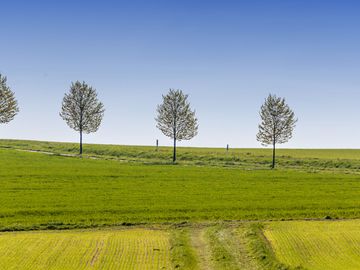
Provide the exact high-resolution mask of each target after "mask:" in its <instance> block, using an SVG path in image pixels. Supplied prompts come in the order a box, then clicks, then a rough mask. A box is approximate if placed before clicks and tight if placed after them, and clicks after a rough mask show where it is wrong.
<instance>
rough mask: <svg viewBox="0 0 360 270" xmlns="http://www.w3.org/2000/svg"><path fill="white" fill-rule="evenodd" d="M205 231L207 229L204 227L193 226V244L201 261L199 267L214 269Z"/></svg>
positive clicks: (203, 269)
mask: <svg viewBox="0 0 360 270" xmlns="http://www.w3.org/2000/svg"><path fill="white" fill-rule="evenodd" d="M205 233H206V231H205V229H204V228H193V229H192V230H191V245H192V247H193V248H194V250H195V252H196V255H197V258H198V261H199V269H201V270H213V268H212V267H211V254H210V250H209V246H208V244H207V241H206V239H205Z"/></svg>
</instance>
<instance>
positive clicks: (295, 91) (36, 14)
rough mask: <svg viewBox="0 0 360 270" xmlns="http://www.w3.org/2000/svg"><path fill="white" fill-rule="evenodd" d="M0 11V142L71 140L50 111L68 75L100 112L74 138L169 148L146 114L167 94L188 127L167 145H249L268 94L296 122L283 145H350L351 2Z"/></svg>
mask: <svg viewBox="0 0 360 270" xmlns="http://www.w3.org/2000/svg"><path fill="white" fill-rule="evenodd" d="M0 4H1V5H0V8H1V13H0V25H1V28H0V29H1V32H0V33H1V38H0V73H2V74H3V75H6V76H7V77H8V85H9V86H10V87H11V88H12V89H13V90H14V91H15V93H16V96H17V98H18V101H19V105H20V109H21V111H20V113H19V114H18V116H17V117H16V118H15V120H14V121H13V122H11V123H9V124H7V125H1V126H0V137H1V138H19V139H38V140H51V141H77V140H78V134H77V133H76V132H75V131H73V130H71V129H70V128H69V127H67V125H66V123H65V122H64V121H63V120H62V119H61V118H60V117H59V110H60V107H61V101H62V98H63V95H64V93H65V92H67V91H68V89H69V87H70V84H71V81H75V80H80V81H86V82H87V83H88V84H90V85H92V86H93V87H95V88H96V89H97V90H98V93H99V98H100V99H101V101H102V102H103V103H104V105H105V107H106V112H105V117H104V120H103V123H102V125H101V127H100V129H99V131H98V132H97V133H94V134H91V135H86V136H85V138H84V140H85V142H91V143H114V144H141V145H151V144H154V143H155V140H156V139H157V138H158V139H159V141H160V144H162V145H164V144H165V145H168V144H171V140H170V139H168V138H166V137H165V136H163V135H162V134H161V133H160V131H158V130H157V129H156V124H155V121H154V117H155V110H156V106H157V104H159V103H160V102H161V95H162V94H163V93H166V92H167V91H168V89H169V88H178V89H182V90H183V91H184V92H186V93H188V94H189V95H190V101H191V104H192V106H193V108H195V109H196V112H197V116H198V118H199V124H200V128H199V135H198V136H197V137H196V138H194V139H193V140H191V141H189V142H181V143H180V144H179V145H183V146H185V145H191V146H219V147H224V146H225V145H226V144H227V143H228V144H230V146H232V147H260V144H259V143H258V142H257V141H256V133H257V125H258V123H259V114H258V112H259V107H260V106H261V104H262V103H263V101H264V98H265V97H266V96H267V95H268V94H269V93H274V94H277V95H279V96H283V97H285V98H286V99H287V102H288V103H289V105H290V106H291V107H292V108H293V110H294V111H295V113H296V115H297V117H298V118H299V122H298V124H297V128H296V130H295V133H294V137H293V139H292V140H291V141H290V142H289V143H288V144H285V145H284V147H296V148H360V140H359V138H360V117H359V116H360V106H359V104H360V16H359V12H360V2H359V1H350V0H349V1H341V0H339V1H331V0H330V1H316V0H315V1H311V0H309V1H300V0H299V1H250V0H249V1H227V0H225V1H221V0H218V1H210V0H204V1H201V0H181V1H180V0H178V1H171V0H166V1H156V0H154V1H146V0H144V1H106V0H105V1H100V0H99V1H69V0H63V1H55V0H54V1H36V0H34V1H17V0H12V1H5V0H4V1H2V0H0Z"/></svg>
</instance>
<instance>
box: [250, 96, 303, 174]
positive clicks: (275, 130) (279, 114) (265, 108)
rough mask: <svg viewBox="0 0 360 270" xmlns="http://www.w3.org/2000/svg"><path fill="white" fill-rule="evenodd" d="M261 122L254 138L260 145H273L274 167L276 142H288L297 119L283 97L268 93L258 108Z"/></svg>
mask: <svg viewBox="0 0 360 270" xmlns="http://www.w3.org/2000/svg"><path fill="white" fill-rule="evenodd" d="M260 117H261V123H260V125H259V133H258V134H257V136H256V139H257V140H258V141H259V142H261V144H262V145H264V146H267V145H272V146H273V157H272V166H271V167H272V169H274V168H275V148H276V144H282V143H286V142H288V141H289V140H290V139H291V138H292V133H293V130H294V128H295V124H296V122H297V119H296V118H295V114H294V112H293V111H292V110H291V109H290V107H289V105H287V104H286V103H285V99H284V98H279V97H277V96H276V95H271V94H270V95H269V96H268V97H267V98H266V99H265V103H264V104H263V105H262V106H261V110H260Z"/></svg>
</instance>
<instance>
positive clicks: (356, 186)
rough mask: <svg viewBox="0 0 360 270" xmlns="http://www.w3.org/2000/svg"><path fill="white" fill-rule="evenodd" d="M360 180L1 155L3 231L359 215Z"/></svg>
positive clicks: (341, 176) (283, 172) (332, 175)
mask: <svg viewBox="0 0 360 270" xmlns="http://www.w3.org/2000/svg"><path fill="white" fill-rule="evenodd" d="M359 179H360V176H359V175H345V174H335V173H307V172H300V171H286V170H276V171H271V170H257V171H249V170H242V169H237V168H214V167H203V166H201V167H197V166H174V165H151V166H150V165H143V164H128V163H126V164H122V163H119V162H117V161H108V160H91V159H81V158H74V157H61V156H49V155H44V154H39V153H26V152H19V151H15V150H1V151H0V230H29V229H46V228H47V229H56V228H63V229H66V228H79V227H88V226H90V227H91V226H108V225H119V224H122V223H124V222H127V223H161V222H182V221H216V220H244V219H252V220H259V219H283V218H284V219H295V218H298V219H299V218H323V217H325V216H327V215H329V216H331V217H333V218H336V217H338V218H353V217H359V216H360V200H359V199H358V198H359V195H360V181H359Z"/></svg>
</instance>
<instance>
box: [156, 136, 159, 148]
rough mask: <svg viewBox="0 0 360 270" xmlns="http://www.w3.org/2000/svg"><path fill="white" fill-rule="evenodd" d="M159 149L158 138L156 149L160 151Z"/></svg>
mask: <svg viewBox="0 0 360 270" xmlns="http://www.w3.org/2000/svg"><path fill="white" fill-rule="evenodd" d="M158 150H159V140H158V139H156V151H158Z"/></svg>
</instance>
